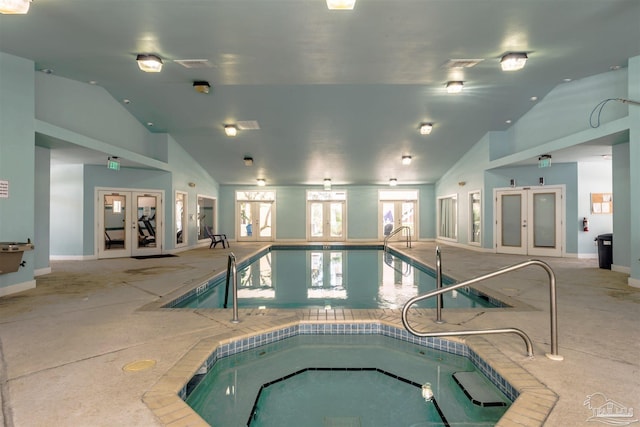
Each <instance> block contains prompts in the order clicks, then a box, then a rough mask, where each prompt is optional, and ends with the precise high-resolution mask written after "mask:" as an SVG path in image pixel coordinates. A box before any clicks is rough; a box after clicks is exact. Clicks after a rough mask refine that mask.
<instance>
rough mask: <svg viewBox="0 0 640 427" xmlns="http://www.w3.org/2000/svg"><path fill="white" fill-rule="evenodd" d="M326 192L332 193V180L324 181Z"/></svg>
mask: <svg viewBox="0 0 640 427" xmlns="http://www.w3.org/2000/svg"><path fill="white" fill-rule="evenodd" d="M324 191H331V179H329V178H325V179H324Z"/></svg>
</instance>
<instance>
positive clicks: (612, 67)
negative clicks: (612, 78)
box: [609, 65, 620, 71]
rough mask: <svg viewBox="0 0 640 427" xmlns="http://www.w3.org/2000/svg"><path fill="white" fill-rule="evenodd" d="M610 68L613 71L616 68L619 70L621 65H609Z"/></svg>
mask: <svg viewBox="0 0 640 427" xmlns="http://www.w3.org/2000/svg"><path fill="white" fill-rule="evenodd" d="M609 69H610V70H611V71H616V70H619V69H620V66H619V65H612V66H611V67H609Z"/></svg>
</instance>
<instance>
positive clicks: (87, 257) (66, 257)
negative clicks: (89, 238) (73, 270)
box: [49, 255, 98, 261]
mask: <svg viewBox="0 0 640 427" xmlns="http://www.w3.org/2000/svg"><path fill="white" fill-rule="evenodd" d="M92 259H98V257H97V256H95V255H49V260H50V261H89V260H92Z"/></svg>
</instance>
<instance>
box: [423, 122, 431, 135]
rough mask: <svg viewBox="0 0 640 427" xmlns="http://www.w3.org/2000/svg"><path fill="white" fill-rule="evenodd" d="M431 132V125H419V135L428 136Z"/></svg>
mask: <svg viewBox="0 0 640 427" xmlns="http://www.w3.org/2000/svg"><path fill="white" fill-rule="evenodd" d="M432 130H433V124H432V123H422V124H421V125H420V135H429V134H430V133H431V131H432Z"/></svg>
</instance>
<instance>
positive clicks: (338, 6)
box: [327, 0, 356, 10]
mask: <svg viewBox="0 0 640 427" xmlns="http://www.w3.org/2000/svg"><path fill="white" fill-rule="evenodd" d="M355 5H356V0H327V7H328V8H329V10H353V8H354V6H355Z"/></svg>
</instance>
